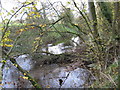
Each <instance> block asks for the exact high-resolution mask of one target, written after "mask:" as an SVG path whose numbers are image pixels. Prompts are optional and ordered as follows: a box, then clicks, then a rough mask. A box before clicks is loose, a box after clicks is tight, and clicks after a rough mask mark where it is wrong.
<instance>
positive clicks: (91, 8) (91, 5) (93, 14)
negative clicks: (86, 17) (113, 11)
mask: <svg viewBox="0 0 120 90" xmlns="http://www.w3.org/2000/svg"><path fill="white" fill-rule="evenodd" d="M92 1H93V0H92ZM88 5H89V11H90V18H91V21H92V22H93V30H94V37H95V39H97V38H98V37H99V33H98V29H97V17H96V11H95V5H94V1H93V2H88Z"/></svg>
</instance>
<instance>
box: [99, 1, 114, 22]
mask: <svg viewBox="0 0 120 90" xmlns="http://www.w3.org/2000/svg"><path fill="white" fill-rule="evenodd" d="M98 4H99V6H100V9H101V12H102V14H103V16H104V17H105V18H106V20H108V22H109V23H112V20H113V13H112V7H111V6H112V5H111V2H98Z"/></svg>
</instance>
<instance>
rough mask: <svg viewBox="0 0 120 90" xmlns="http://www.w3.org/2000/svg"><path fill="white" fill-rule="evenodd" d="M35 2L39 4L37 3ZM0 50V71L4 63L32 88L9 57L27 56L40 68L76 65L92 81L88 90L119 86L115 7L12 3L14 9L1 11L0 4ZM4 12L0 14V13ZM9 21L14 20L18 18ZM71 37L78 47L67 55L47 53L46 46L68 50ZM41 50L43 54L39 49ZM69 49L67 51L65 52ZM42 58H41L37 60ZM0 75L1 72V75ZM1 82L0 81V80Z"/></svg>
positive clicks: (119, 13)
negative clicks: (43, 66)
mask: <svg viewBox="0 0 120 90" xmlns="http://www.w3.org/2000/svg"><path fill="white" fill-rule="evenodd" d="M38 3H39V4H38ZM38 5H39V7H38ZM0 7H1V9H0V10H1V12H0V14H1V20H2V22H1V23H0V28H1V29H0V30H1V32H0V34H1V41H0V47H1V48H2V50H1V52H2V60H1V63H3V65H2V68H3V67H4V65H5V64H6V60H8V59H9V60H10V61H11V62H12V63H13V65H15V66H16V67H17V68H18V70H19V71H20V72H22V73H23V74H24V73H25V74H24V75H25V77H28V80H29V81H30V82H31V83H32V85H33V86H34V87H35V88H41V86H40V85H39V84H38V83H37V82H36V80H35V79H34V78H32V77H31V75H30V74H29V73H28V72H27V71H25V70H23V69H22V68H21V67H20V66H19V65H18V64H17V63H16V60H15V59H14V57H17V56H19V55H23V54H29V55H30V56H32V58H33V60H36V62H37V63H38V64H39V63H42V64H52V63H71V62H77V61H80V62H82V63H83V66H85V67H83V66H81V67H83V68H86V69H88V70H89V71H91V72H92V74H93V75H94V76H95V77H96V79H95V81H94V83H93V84H92V85H90V86H89V87H90V88H96V87H97V88H102V87H103V88H104V87H107V88H117V87H118V86H120V84H119V83H120V81H119V79H120V76H119V74H118V72H119V71H118V70H119V69H118V68H119V63H120V2H94V0H93V2H86V3H85V2H79V3H78V2H76V1H74V0H70V1H69V2H67V4H66V5H65V4H64V3H62V2H54V3H52V2H50V1H49V0H48V2H41V1H39V0H36V1H33V2H32V1H31V0H27V1H26V2H18V7H14V8H13V10H11V11H10V12H7V11H6V10H5V9H4V8H3V7H4V6H2V4H1V6H0ZM4 12H6V13H7V14H6V13H4ZM18 17H20V18H19V19H17V20H13V19H14V18H18ZM72 37H79V38H80V41H81V42H80V43H79V44H77V46H76V49H75V50H74V52H73V51H66V52H65V53H62V54H53V53H51V52H49V51H48V47H47V46H48V44H52V45H53V46H54V45H57V44H60V43H64V46H69V45H70V46H73V44H72V43H71V38H72ZM43 48H45V49H46V50H45V51H43V50H42V49H43ZM68 49H70V48H68ZM43 53H44V54H45V55H43ZM1 73H2V72H1ZM1 79H2V77H1Z"/></svg>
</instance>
